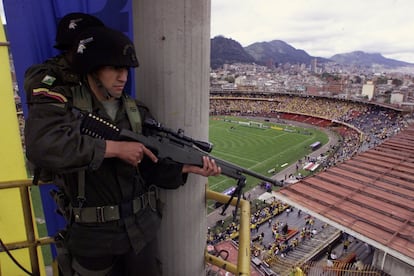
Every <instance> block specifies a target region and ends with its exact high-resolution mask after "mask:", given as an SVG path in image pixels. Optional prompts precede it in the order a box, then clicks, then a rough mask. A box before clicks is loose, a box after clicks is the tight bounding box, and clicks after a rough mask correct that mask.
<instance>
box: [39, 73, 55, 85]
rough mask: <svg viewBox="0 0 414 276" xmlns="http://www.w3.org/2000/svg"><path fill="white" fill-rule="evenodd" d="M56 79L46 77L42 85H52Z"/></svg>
mask: <svg viewBox="0 0 414 276" xmlns="http://www.w3.org/2000/svg"><path fill="white" fill-rule="evenodd" d="M55 80H56V78H55V77H52V76H49V75H46V76H45V77H44V78H43V79H42V83H44V84H47V85H49V86H50V85H52V84H53V83H54V82H55Z"/></svg>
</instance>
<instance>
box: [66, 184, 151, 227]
mask: <svg viewBox="0 0 414 276" xmlns="http://www.w3.org/2000/svg"><path fill="white" fill-rule="evenodd" d="M147 206H149V207H151V208H152V209H153V210H155V209H156V206H157V193H156V192H154V191H151V192H147V193H145V194H143V195H141V196H139V197H137V198H135V199H133V200H132V201H129V202H126V203H122V204H120V205H108V206H100V207H82V208H75V207H72V212H73V214H74V218H75V222H77V223H102V222H108V221H114V220H119V219H121V218H126V217H129V216H132V215H134V214H136V213H138V212H139V211H140V210H142V209H145V208H146V207H147Z"/></svg>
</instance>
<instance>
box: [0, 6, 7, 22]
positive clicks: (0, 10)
mask: <svg viewBox="0 0 414 276" xmlns="http://www.w3.org/2000/svg"><path fill="white" fill-rule="evenodd" d="M0 19H1V23H2V24H3V25H4V24H6V16H5V15H4V8H3V0H0Z"/></svg>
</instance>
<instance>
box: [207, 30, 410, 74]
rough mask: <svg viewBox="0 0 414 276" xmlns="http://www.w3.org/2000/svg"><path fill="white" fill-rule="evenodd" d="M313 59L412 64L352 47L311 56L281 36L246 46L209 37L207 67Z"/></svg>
mask: <svg viewBox="0 0 414 276" xmlns="http://www.w3.org/2000/svg"><path fill="white" fill-rule="evenodd" d="M315 58H316V59H317V61H318V63H326V62H335V63H338V64H341V65H355V66H359V67H366V68H370V67H372V66H376V65H378V66H382V67H385V68H390V69H392V68H398V67H405V66H414V64H413V63H408V62H404V61H399V60H395V59H389V58H385V57H384V56H382V55H381V54H380V53H365V52H362V51H354V52H350V53H343V54H336V55H334V56H332V57H330V58H322V57H314V56H311V55H309V54H308V53H306V52H305V51H304V50H300V49H295V48H294V47H292V46H291V45H289V44H288V43H286V42H284V41H281V40H273V41H270V42H256V43H253V44H251V45H249V46H247V47H243V46H241V44H240V43H239V42H237V41H235V40H233V39H231V38H226V37H224V36H216V37H214V38H212V39H211V59H210V62H211V67H212V68H213V69H217V68H219V67H221V66H222V65H223V64H225V63H228V64H231V63H253V62H254V63H257V64H261V65H278V64H284V63H290V64H302V63H303V64H310V63H311V61H312V60H314V59H315Z"/></svg>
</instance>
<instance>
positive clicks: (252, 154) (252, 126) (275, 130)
mask: <svg viewBox="0 0 414 276" xmlns="http://www.w3.org/2000/svg"><path fill="white" fill-rule="evenodd" d="M209 141H210V142H212V143H213V144H214V147H213V151H212V152H211V155H213V156H215V157H217V158H219V159H222V160H226V161H229V162H231V163H233V164H236V165H238V166H241V167H243V168H246V169H249V170H251V171H254V172H256V173H260V174H262V175H264V176H267V177H271V176H272V175H274V174H275V173H277V172H280V171H281V170H283V169H284V168H286V167H288V166H290V165H292V164H295V163H296V162H297V160H299V159H301V158H303V157H304V156H306V155H308V154H309V153H311V150H310V148H309V145H311V144H312V143H314V142H316V141H320V142H321V143H322V145H324V144H326V143H327V142H328V136H327V135H326V134H325V133H324V132H323V131H320V130H318V129H316V128H303V127H297V126H293V125H280V124H276V123H272V122H264V121H260V120H251V119H246V118H238V117H224V116H218V117H210V126H209ZM208 182H209V188H210V189H211V190H214V191H217V192H222V191H224V190H225V189H227V188H229V187H231V186H235V185H236V184H237V181H236V180H234V179H232V178H229V177H226V176H218V177H210V178H209V181H208ZM260 182H261V180H260V179H256V178H253V177H250V176H248V177H247V184H246V187H245V188H244V191H247V190H250V189H251V188H253V187H254V186H256V185H257V184H259V183H260Z"/></svg>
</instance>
